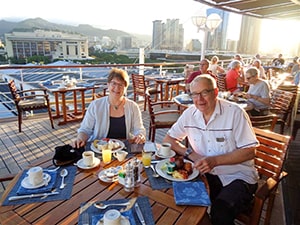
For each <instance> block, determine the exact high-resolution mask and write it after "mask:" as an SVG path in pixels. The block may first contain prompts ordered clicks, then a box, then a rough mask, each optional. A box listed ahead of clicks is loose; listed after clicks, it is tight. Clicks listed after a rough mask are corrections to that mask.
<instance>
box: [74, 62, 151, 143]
mask: <svg viewBox="0 0 300 225" xmlns="http://www.w3.org/2000/svg"><path fill="white" fill-rule="evenodd" d="M107 85H108V91H109V95H108V96H104V97H102V98H99V99H96V100H94V101H92V102H91V104H90V105H89V107H88V109H87V111H86V114H85V116H84V118H83V121H82V123H81V125H80V128H79V129H78V134H77V138H76V139H75V140H74V141H73V143H72V144H71V145H72V146H73V147H77V148H79V147H82V146H85V145H86V143H87V141H92V140H95V139H102V138H114V139H127V140H130V142H133V143H144V142H145V140H146V139H145V135H146V130H145V128H144V125H143V121H142V115H141V111H140V109H139V106H138V105H137V103H135V102H134V101H132V100H130V99H128V98H127V97H125V93H126V90H127V88H128V85H129V76H128V74H127V72H126V71H125V70H121V69H117V68H114V69H112V70H111V71H110V73H109V75H108V78H107Z"/></svg>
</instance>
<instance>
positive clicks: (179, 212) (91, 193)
mask: <svg viewBox="0 0 300 225" xmlns="http://www.w3.org/2000/svg"><path fill="white" fill-rule="evenodd" d="M139 156H140V155H138V157H139ZM120 164H121V163H120V162H118V161H117V160H113V161H112V162H111V163H110V164H107V165H105V164H103V162H101V164H100V166H98V167H96V168H94V169H90V170H82V169H78V170H77V173H76V176H75V181H74V186H73V190H72V197H71V198H70V199H68V200H65V201H49V202H44V203H32V204H23V205H13V206H0V221H1V225H8V224H43V225H47V224H49V225H53V224H58V223H59V224H67V225H70V224H77V223H78V217H79V210H80V204H81V203H85V202H91V201H99V200H103V201H104V200H113V199H124V198H133V197H138V196H147V197H148V198H149V201H150V205H151V207H152V208H151V209H152V213H153V218H154V221H155V224H157V225H165V224H176V225H180V224H198V223H199V222H200V221H201V219H202V218H203V216H204V215H205V212H206V207H201V206H178V205H176V204H175V200H174V196H173V189H172V188H170V189H162V190H152V188H151V186H150V183H149V181H148V178H147V175H146V172H145V171H143V172H142V175H141V184H140V185H139V187H136V188H135V189H134V191H133V192H125V191H124V188H123V186H122V185H120V184H119V185H117V186H116V187H114V188H113V189H112V190H109V189H110V188H111V187H112V185H114V184H111V183H105V182H102V181H100V180H99V179H98V173H99V172H100V170H102V169H103V168H108V167H111V166H118V165H120ZM32 165H33V166H36V165H39V166H41V167H43V168H47V167H50V166H51V165H52V155H49V156H47V157H44V158H41V159H39V160H37V161H35V162H33V163H32ZM21 174H22V172H20V173H19V174H18V175H17V176H16V177H15V178H14V179H13V180H12V182H11V183H10V184H9V185H8V186H7V189H6V190H5V192H4V194H3V196H2V201H3V200H4V199H5V197H6V196H7V195H8V193H9V192H10V190H11V189H12V188H13V186H14V184H15V183H16V182H17V181H18V178H19V176H20V175H21ZM69 185H71V184H69ZM2 201H1V202H2Z"/></svg>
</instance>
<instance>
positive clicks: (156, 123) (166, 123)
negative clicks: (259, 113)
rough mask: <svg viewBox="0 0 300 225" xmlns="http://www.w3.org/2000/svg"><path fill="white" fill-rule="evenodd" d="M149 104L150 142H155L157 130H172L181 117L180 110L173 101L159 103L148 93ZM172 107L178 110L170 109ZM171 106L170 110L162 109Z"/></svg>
mask: <svg viewBox="0 0 300 225" xmlns="http://www.w3.org/2000/svg"><path fill="white" fill-rule="evenodd" d="M146 98H147V102H148V110H149V116H150V124H149V140H151V141H152V142H154V141H155V132H156V129H163V128H171V126H172V125H173V124H174V123H175V122H176V121H177V119H178V118H179V116H180V110H179V109H178V106H177V105H176V104H175V102H173V101H157V102H154V101H153V100H152V99H151V95H150V94H149V92H148V91H147V92H146ZM172 105H174V106H176V107H177V110H174V109H170V108H169V107H171V106H172ZM164 106H169V107H168V109H164V108H162V107H164Z"/></svg>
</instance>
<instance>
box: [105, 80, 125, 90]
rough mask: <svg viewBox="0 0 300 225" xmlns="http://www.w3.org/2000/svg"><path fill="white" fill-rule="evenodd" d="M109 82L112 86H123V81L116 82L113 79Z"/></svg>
mask: <svg viewBox="0 0 300 225" xmlns="http://www.w3.org/2000/svg"><path fill="white" fill-rule="evenodd" d="M109 84H111V86H113V87H117V86H118V87H120V88H124V87H125V84H124V83H118V82H115V81H111V82H110V83H109Z"/></svg>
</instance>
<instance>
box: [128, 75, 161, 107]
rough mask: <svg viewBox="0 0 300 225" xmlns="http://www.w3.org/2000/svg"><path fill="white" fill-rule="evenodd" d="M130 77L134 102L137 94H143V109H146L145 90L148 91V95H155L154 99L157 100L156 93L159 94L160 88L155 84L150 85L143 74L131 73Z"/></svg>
mask: <svg viewBox="0 0 300 225" xmlns="http://www.w3.org/2000/svg"><path fill="white" fill-rule="evenodd" d="M131 78H132V86H133V100H134V101H135V102H136V101H137V97H138V96H143V97H144V111H146V103H147V102H146V101H147V98H146V91H148V92H149V94H150V95H155V101H157V98H158V94H160V93H161V91H162V90H160V89H159V88H158V87H157V85H155V86H153V87H150V86H149V83H146V81H145V76H144V75H140V74H131Z"/></svg>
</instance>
